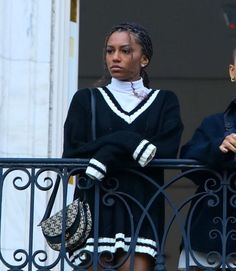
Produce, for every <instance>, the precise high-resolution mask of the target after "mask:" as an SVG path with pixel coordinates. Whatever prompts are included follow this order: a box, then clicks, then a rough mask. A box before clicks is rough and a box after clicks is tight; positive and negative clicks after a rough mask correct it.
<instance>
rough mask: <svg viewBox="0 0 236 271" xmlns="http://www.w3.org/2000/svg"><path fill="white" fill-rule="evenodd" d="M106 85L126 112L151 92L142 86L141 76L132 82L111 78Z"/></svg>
mask: <svg viewBox="0 0 236 271" xmlns="http://www.w3.org/2000/svg"><path fill="white" fill-rule="evenodd" d="M106 87H107V88H108V89H109V90H110V92H111V93H112V94H113V96H114V97H115V98H116V100H117V102H118V103H119V104H120V106H121V107H122V108H123V110H125V111H126V112H130V111H132V110H133V109H134V108H135V107H136V106H137V105H138V104H139V103H140V102H141V101H142V100H143V99H144V98H145V97H146V96H147V95H148V94H149V92H151V89H148V88H146V87H145V86H144V84H143V78H140V79H139V80H137V81H133V82H127V81H120V80H117V79H115V78H112V79H111V83H110V84H109V85H107V86H106Z"/></svg>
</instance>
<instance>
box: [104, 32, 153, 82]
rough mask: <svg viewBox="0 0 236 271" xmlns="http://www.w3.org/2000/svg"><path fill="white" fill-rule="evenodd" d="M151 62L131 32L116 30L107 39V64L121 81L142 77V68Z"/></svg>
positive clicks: (113, 74) (110, 70)
mask: <svg viewBox="0 0 236 271" xmlns="http://www.w3.org/2000/svg"><path fill="white" fill-rule="evenodd" d="M148 63H149V60H148V58H147V57H146V56H145V55H144V54H143V53H142V47H141V45H140V44H138V43H137V41H136V40H135V37H134V35H133V34H132V33H129V32H125V31H122V32H114V33H112V34H111V36H110V37H109V39H108V41H107V46H106V65H107V68H108V71H109V72H110V74H111V76H112V77H114V78H116V79H118V80H121V81H135V80H138V79H140V70H141V68H142V67H144V66H146V65H147V64H148Z"/></svg>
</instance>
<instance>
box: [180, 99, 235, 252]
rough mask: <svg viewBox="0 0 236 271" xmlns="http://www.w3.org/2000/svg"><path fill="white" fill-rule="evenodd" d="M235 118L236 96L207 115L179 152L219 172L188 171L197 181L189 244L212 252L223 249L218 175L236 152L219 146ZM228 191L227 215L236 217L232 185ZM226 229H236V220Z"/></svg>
mask: <svg viewBox="0 0 236 271" xmlns="http://www.w3.org/2000/svg"><path fill="white" fill-rule="evenodd" d="M235 121H236V99H235V100H233V101H232V102H231V103H230V105H229V107H228V108H227V109H226V111H225V112H223V113H218V114H214V115H211V116H208V117H206V118H205V119H204V120H203V122H202V123H201V125H200V126H199V127H198V128H197V129H196V131H195V133H194V135H193V137H192V139H191V140H190V141H189V142H188V143H187V144H185V145H184V146H183V147H182V149H181V152H180V157H181V158H183V159H196V160H198V161H200V162H203V163H206V164H207V165H208V166H209V168H210V169H213V170H214V171H215V173H216V174H214V173H211V172H210V171H206V170H202V171H200V172H196V173H194V174H189V175H187V177H189V178H190V179H191V180H192V181H193V182H194V183H195V184H197V185H198V189H197V191H196V194H195V199H194V200H193V201H192V204H191V207H190V211H189V214H188V218H187V222H186V228H188V227H189V228H190V243H191V244H190V245H191V247H192V249H194V250H196V251H201V252H210V251H213V250H214V251H215V250H216V251H219V252H220V253H221V252H222V241H221V237H220V236H221V234H222V231H223V228H222V225H221V223H220V222H219V220H217V217H219V218H220V219H222V213H223V211H222V210H223V209H222V199H223V197H222V195H223V192H222V191H223V189H222V187H223V186H221V185H220V178H218V177H219V176H222V175H221V174H222V164H223V162H225V161H230V160H232V159H234V154H233V153H232V152H230V153H228V154H224V153H222V152H221V151H220V149H219V146H220V144H221V143H222V142H223V140H224V138H225V136H226V135H227V134H231V133H232V132H235V126H236V125H235ZM217 174H218V175H217ZM217 176H218V177H217ZM214 181H216V182H214ZM211 185H212V186H211ZM207 189H209V190H211V189H212V192H213V193H212V195H211V196H209V194H208V192H207ZM209 190H208V191H209ZM235 191H236V190H235ZM227 192H228V198H227V202H228V205H227V211H228V213H227V215H228V217H229V216H233V217H234V218H235V219H236V207H233V206H232V204H231V203H230V199H231V198H232V195H233V192H232V191H230V189H228V190H227ZM217 199H219V201H217ZM210 204H212V206H210ZM191 217H192V218H191ZM190 218H191V219H190ZM190 220H191V221H190ZM215 230H217V231H218V233H216V231H215ZM227 230H228V232H229V231H231V230H236V221H234V220H232V221H231V220H230V221H228V227H227ZM214 233H216V235H215V236H213V234H214ZM211 237H212V238H211ZM213 237H215V238H213ZM233 251H234V252H235V251H236V241H235V240H232V239H231V237H230V236H229V239H228V240H227V253H229V252H233Z"/></svg>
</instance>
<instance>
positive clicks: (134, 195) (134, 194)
mask: <svg viewBox="0 0 236 271" xmlns="http://www.w3.org/2000/svg"><path fill="white" fill-rule="evenodd" d="M92 91H94V94H95V98H96V138H97V139H96V140H94V141H91V128H90V127H91V104H90V92H89V89H81V90H78V91H77V92H76V93H75V95H74V97H73V99H72V101H71V104H70V108H69V111H68V115H67V118H66V122H65V125H64V151H63V157H67V158H89V159H90V162H89V165H88V167H87V169H86V174H87V175H89V176H90V177H91V178H93V179H95V180H96V182H99V184H100V203H99V220H100V223H99V241H98V252H99V253H104V252H105V251H108V252H110V253H115V252H116V251H117V249H123V250H124V251H129V249H130V242H131V240H134V238H135V252H140V253H147V254H149V255H150V256H152V257H155V256H156V255H157V253H158V249H159V244H160V241H161V236H162V232H163V226H164V203H163V198H162V197H161V195H160V194H158V193H157V191H158V187H159V186H161V185H162V184H163V181H164V178H163V171H162V170H161V169H157V168H154V167H145V166H146V164H147V163H148V162H149V161H150V160H152V159H153V158H175V157H176V155H177V152H178V147H179V142H180V138H181V134H182V130H183V125H182V121H181V117H180V110H179V103H178V99H177V97H176V95H175V94H174V93H173V92H172V91H167V90H151V89H150V90H149V91H148V94H147V95H146V97H145V98H144V99H142V100H140V102H138V103H137V105H136V106H135V107H134V108H133V109H132V110H131V111H129V112H128V111H125V110H124V109H123V108H122V107H121V105H120V103H119V102H118V101H117V99H116V98H115V96H114V95H113V93H112V91H110V90H109V89H108V88H107V87H103V88H95V89H93V90H92ZM132 163H133V164H134V165H135V166H134V168H133V170H132V169H131V170H130V169H128V168H126V166H127V165H130V164H132ZM145 176H148V177H149V178H152V180H151V181H150V180H149V179H147V178H146V177H145ZM76 190H77V191H75V197H76V196H78V195H79V194H80V191H78V189H76ZM155 193H157V195H155ZM86 194H87V200H88V201H89V203H90V206H91V208H92V215H94V210H93V206H94V205H93V204H94V191H93V189H91V190H89V191H87V192H86ZM109 199H112V204H109ZM151 201H152V202H151ZM150 202H151V203H150ZM148 204H150V207H149V208H148V215H144V216H142V214H143V209H144V208H146V207H147V205H148ZM140 219H141V220H142V221H141V222H140ZM136 237H137V238H136ZM84 249H85V250H87V251H90V252H93V251H94V239H93V230H92V232H91V234H90V236H89V238H88V239H87V242H86V243H85V244H84V246H83V247H82V248H79V249H76V250H75V251H73V252H72V253H70V259H71V261H72V262H74V263H76V264H79V263H80V262H81V259H79V253H80V252H81V250H84Z"/></svg>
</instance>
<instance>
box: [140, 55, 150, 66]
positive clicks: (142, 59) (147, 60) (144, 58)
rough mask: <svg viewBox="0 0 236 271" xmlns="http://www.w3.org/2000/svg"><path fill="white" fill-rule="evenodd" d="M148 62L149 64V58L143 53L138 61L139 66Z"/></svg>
mask: <svg viewBox="0 0 236 271" xmlns="http://www.w3.org/2000/svg"><path fill="white" fill-rule="evenodd" d="M148 64H149V59H148V58H147V57H146V56H145V55H143V56H142V58H141V63H140V65H141V67H142V68H144V67H146V66H147V65H148Z"/></svg>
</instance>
